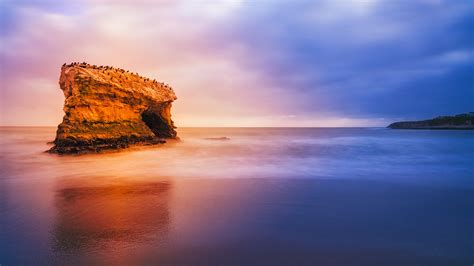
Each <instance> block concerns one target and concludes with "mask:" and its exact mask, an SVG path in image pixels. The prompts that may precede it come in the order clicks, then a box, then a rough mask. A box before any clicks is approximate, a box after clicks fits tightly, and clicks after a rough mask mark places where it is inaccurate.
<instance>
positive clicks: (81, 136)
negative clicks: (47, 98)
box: [50, 63, 177, 153]
mask: <svg viewBox="0 0 474 266" xmlns="http://www.w3.org/2000/svg"><path fill="white" fill-rule="evenodd" d="M59 85H60V88H61V90H62V91H63V92H64V96H65V98H66V100H65V102H64V112H65V115H64V118H63V121H62V123H61V124H60V125H59V126H58V130H57V133H56V139H55V140H54V147H53V148H51V149H50V152H54V153H81V152H98V151H101V150H104V149H117V148H125V147H128V146H129V145H130V144H138V143H146V144H155V143H163V142H164V140H163V139H165V138H175V137H176V131H175V127H174V124H173V121H172V120H171V105H172V102H173V101H174V100H176V99H177V98H176V95H175V94H174V91H173V89H172V88H171V87H169V86H168V85H165V84H163V83H160V82H157V81H155V80H151V79H148V78H144V77H141V76H139V75H138V74H136V73H131V72H129V71H125V70H123V69H119V68H112V67H108V66H107V67H104V66H95V65H89V64H86V63H80V64H79V63H73V64H70V65H63V66H62V68H61V77H60V79H59Z"/></svg>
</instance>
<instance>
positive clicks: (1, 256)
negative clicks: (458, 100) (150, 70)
mask: <svg viewBox="0 0 474 266" xmlns="http://www.w3.org/2000/svg"><path fill="white" fill-rule="evenodd" d="M178 134H179V136H180V137H181V139H182V140H181V141H180V142H169V143H167V144H165V145H161V146H151V147H140V148H133V149H129V150H125V151H122V152H117V153H106V154H91V155H81V156H58V155H52V154H47V153H43V151H45V150H47V149H48V148H49V145H48V144H46V143H47V142H48V141H51V140H52V139H53V138H54V135H55V128H0V167H1V168H0V264H1V265H2V266H5V265H18V264H31V265H43V264H45V265H50V264H67V265H70V264H82V265H85V264H111V265H140V264H147V265H149V264H165V265H196V264H197V265H276V264H282V265H315V264H318V265H472V263H473V262H474V257H473V254H474V250H473V247H474V232H473V230H474V229H473V228H474V226H473V225H474V219H473V218H474V193H473V192H474V182H473V180H474V131H444V130H436V131H428V130H426V131H425V130H415V131H410V130H389V129H383V128H349V129H347V128H345V129H337V128H332V129H327V128H326V129H325V128H315V129H301V128H299V129H298V128H288V129H284V128H282V129H269V128H180V129H179V130H178ZM223 136H225V137H228V138H230V140H209V139H206V138H212V137H223Z"/></svg>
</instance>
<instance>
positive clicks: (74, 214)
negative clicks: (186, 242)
mask: <svg viewBox="0 0 474 266" xmlns="http://www.w3.org/2000/svg"><path fill="white" fill-rule="evenodd" d="M170 188H171V185H170V184H169V183H166V182H161V183H160V182H158V183H125V184H123V183H121V184H117V185H107V186H96V187H66V188H63V189H60V190H58V191H57V194H56V198H55V200H56V206H57V210H58V218H57V224H56V226H55V229H54V236H53V249H54V250H56V251H59V252H67V251H73V250H79V249H84V248H92V249H94V248H119V247H124V246H127V243H131V242H133V243H135V244H136V243H137V242H145V241H148V240H156V239H160V238H163V237H165V236H166V233H167V231H168V229H169V219H170V217H169V210H168V200H169V194H170Z"/></svg>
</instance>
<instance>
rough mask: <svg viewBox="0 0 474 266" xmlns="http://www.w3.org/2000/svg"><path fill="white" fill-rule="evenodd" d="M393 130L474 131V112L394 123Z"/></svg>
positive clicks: (390, 126) (391, 125)
mask: <svg viewBox="0 0 474 266" xmlns="http://www.w3.org/2000/svg"><path fill="white" fill-rule="evenodd" d="M388 128H393V129H471V130H472V129H474V112H470V113H466V114H459V115H455V116H439V117H436V118H433V119H428V120H422V121H404V122H396V123H392V124H390V125H389V126H388Z"/></svg>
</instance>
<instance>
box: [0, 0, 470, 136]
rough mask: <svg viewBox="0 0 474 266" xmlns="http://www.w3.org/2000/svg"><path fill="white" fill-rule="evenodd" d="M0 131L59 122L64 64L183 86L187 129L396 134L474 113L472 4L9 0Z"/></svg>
mask: <svg viewBox="0 0 474 266" xmlns="http://www.w3.org/2000/svg"><path fill="white" fill-rule="evenodd" d="M0 7H1V8H0V26H1V27H0V125H2V126H27V125H31V126H56V125H57V124H59V123H60V122H61V120H62V116H63V115H64V113H63V110H62V107H63V103H64V96H63V94H62V92H61V91H60V89H59V84H58V80H59V74H60V66H61V65H62V64H63V63H70V62H76V61H79V62H82V61H86V62H88V63H90V64H96V65H112V66H115V67H120V68H124V69H128V70H131V71H133V72H138V73H140V74H141V75H142V76H147V77H150V78H156V79H157V80H159V81H162V82H165V83H168V84H170V85H171V86H172V87H173V89H174V90H175V92H176V94H177V96H178V100H177V101H175V102H174V104H173V110H172V114H173V120H174V121H175V124H176V125H177V126H178V127H179V126H287V127H293V126H295V127H297V126H303V127H308V126H309V127H311V126H329V127H333V126H334V127H339V126H386V125H388V124H389V123H391V122H394V121H398V120H413V119H425V118H431V117H435V116H438V115H451V114H458V113H465V112H469V111H474V82H473V76H474V60H473V59H474V43H473V42H474V40H473V38H474V30H473V29H474V2H473V1H470V0H466V1H464V0H454V1H453V0H446V1H443V0H419V1H408V0H407V1H405V0H400V1H392V0H387V1H383V0H382V1H374V0H340V1H338V0H321V1H319V0H309V1H305V0H296V1H289V0H288V1H283V0H257V1H250V0H240V1H238V0H225V1H207V0H195V1H193V0H190V1H179V0H172V1H151V0H135V1H133V0H130V1H125V0H109V1H106V0H94V1H92V0H90V1H86V0H82V1H81V0H79V1H41V0H39V1H27V0H25V1H22V0H19V1H5V0H0Z"/></svg>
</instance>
